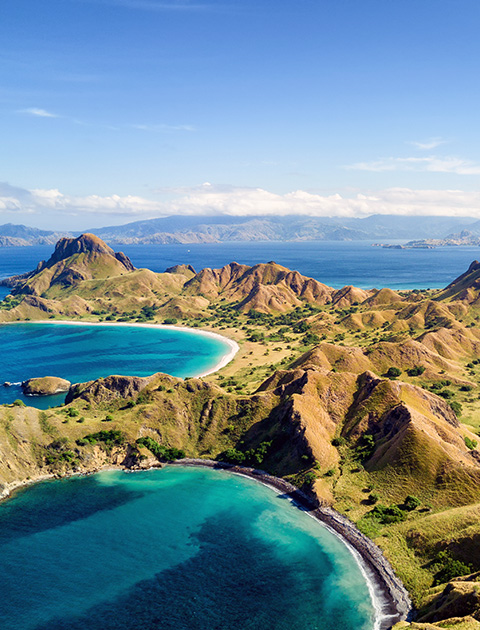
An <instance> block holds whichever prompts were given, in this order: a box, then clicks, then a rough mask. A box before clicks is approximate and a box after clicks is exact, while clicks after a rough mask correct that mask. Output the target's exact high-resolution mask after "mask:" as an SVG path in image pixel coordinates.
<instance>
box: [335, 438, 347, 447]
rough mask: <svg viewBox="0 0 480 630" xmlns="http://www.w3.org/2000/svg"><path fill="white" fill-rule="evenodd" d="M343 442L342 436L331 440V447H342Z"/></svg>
mask: <svg viewBox="0 0 480 630" xmlns="http://www.w3.org/2000/svg"><path fill="white" fill-rule="evenodd" d="M345 441H346V440H345V438H344V437H342V436H340V437H336V438H333V440H332V446H343V445H344V444H345Z"/></svg>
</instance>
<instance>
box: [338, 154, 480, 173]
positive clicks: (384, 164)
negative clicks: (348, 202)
mask: <svg viewBox="0 0 480 630" xmlns="http://www.w3.org/2000/svg"><path fill="white" fill-rule="evenodd" d="M345 168H347V169H351V170H358V171H372V172H375V173H380V172H385V171H419V172H429V173H453V174H455V175H480V164H476V163H475V162H471V161H469V160H464V159H462V158H458V157H453V156H452V157H437V156H435V155H430V156H425V157H405V158H400V157H387V158H380V159H379V160H375V161H373V162H357V163H356V164H350V165H348V166H346V167H345Z"/></svg>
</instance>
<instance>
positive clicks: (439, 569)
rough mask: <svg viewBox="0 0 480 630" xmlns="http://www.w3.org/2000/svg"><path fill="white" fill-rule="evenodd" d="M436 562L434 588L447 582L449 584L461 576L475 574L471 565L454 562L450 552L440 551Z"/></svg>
mask: <svg viewBox="0 0 480 630" xmlns="http://www.w3.org/2000/svg"><path fill="white" fill-rule="evenodd" d="M434 562H435V563H434V567H435V569H436V573H435V578H434V582H433V585H434V586H438V585H439V584H445V582H449V581H450V580H453V578H456V577H459V576H461V575H469V574H470V573H472V572H473V567H472V565H471V564H465V563H464V562H461V561H460V560H454V559H453V558H452V557H451V556H450V554H449V553H448V551H440V553H438V554H437V556H436V558H435V561H434Z"/></svg>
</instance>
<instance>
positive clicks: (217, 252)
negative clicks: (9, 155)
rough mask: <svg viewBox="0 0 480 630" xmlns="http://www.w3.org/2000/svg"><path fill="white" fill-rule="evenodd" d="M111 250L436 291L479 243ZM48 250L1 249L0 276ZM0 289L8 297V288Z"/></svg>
mask: <svg viewBox="0 0 480 630" xmlns="http://www.w3.org/2000/svg"><path fill="white" fill-rule="evenodd" d="M389 242H390V243H392V241H389ZM402 242H404V241H396V242H395V243H397V244H401V243H402ZM115 249H116V250H122V251H124V252H125V253H126V254H127V255H128V256H129V257H130V258H131V260H132V262H133V264H134V265H135V266H136V267H147V268H149V269H152V271H156V272H161V271H165V269H166V268H167V267H171V266H172V265H177V264H181V263H185V264H190V265H192V266H193V267H194V268H195V269H196V270H197V271H200V269H203V268H204V267H213V268H217V267H222V266H223V265H226V264H228V263H230V262H232V261H236V262H238V263H242V264H246V265H255V264H257V263H259V262H269V261H272V260H273V261H275V262H277V263H278V264H280V265H283V266H285V267H288V268H289V269H296V270H297V271H299V272H300V273H301V274H303V275H305V276H309V277H311V278H315V279H316V280H319V281H320V282H323V283H325V284H328V285H329V286H332V287H334V288H338V289H339V288H341V287H343V286H345V285H349V284H351V285H354V286H357V287H360V288H364V289H371V288H377V289H380V288H382V287H390V288H392V289H428V288H431V289H439V288H442V287H444V286H446V285H447V284H449V283H450V282H452V280H454V279H455V278H456V277H457V276H459V275H460V274H461V273H463V272H464V271H465V270H466V269H467V268H468V266H469V265H470V263H471V262H472V261H473V260H475V259H477V258H479V257H480V248H478V247H438V248H436V249H384V248H381V247H372V242H371V241H306V242H301V243H296V242H295V243H285V242H264V243H257V242H231V243H213V244H188V245H121V246H118V247H116V248H115ZM52 251H53V247H51V246H42V247H24V248H21V247H17V248H3V249H0V278H5V277H7V276H10V275H13V274H16V273H23V272H25V271H30V270H31V269H34V268H35V267H36V266H37V263H38V262H39V261H40V260H44V259H47V258H48V257H49V256H50V255H51V253H52ZM2 289H3V295H6V294H7V292H8V290H6V289H5V288H3V287H0V290H2ZM0 295H1V294H0Z"/></svg>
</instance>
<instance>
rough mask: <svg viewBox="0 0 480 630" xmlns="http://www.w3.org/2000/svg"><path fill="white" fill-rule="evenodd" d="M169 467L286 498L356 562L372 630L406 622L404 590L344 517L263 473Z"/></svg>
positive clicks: (185, 462) (408, 606)
mask: <svg viewBox="0 0 480 630" xmlns="http://www.w3.org/2000/svg"><path fill="white" fill-rule="evenodd" d="M169 465H172V466H192V467H194V466H198V467H204V468H214V469H216V470H225V471H227V472H229V473H233V474H236V475H239V476H243V477H248V478H249V479H252V480H254V481H256V482H258V483H261V484H263V485H265V486H268V487H269V488H271V489H272V490H275V491H276V492H278V493H280V494H287V495H289V497H290V499H291V500H292V502H294V503H295V504H296V505H297V506H298V507H299V508H300V509H303V510H306V511H307V512H308V515H309V516H311V517H312V518H314V519H315V520H317V521H319V522H320V523H321V524H322V525H324V526H325V527H327V529H328V530H330V531H331V532H332V533H333V534H335V535H336V536H337V537H338V538H340V539H341V540H342V542H343V543H344V544H345V545H346V546H347V548H348V549H349V551H350V552H351V553H352V555H353V556H354V557H355V559H356V560H357V562H358V564H359V566H360V569H361V570H362V573H363V574H364V577H365V580H366V581H367V585H368V587H369V591H370V597H371V599H372V605H373V607H374V609H375V611H376V619H375V623H374V626H373V630H389V629H390V628H391V627H392V626H393V625H394V624H396V623H397V622H399V621H403V620H405V619H407V618H408V617H409V616H410V614H411V612H412V603H411V601H410V597H409V595H408V592H407V590H406V589H405V587H404V586H403V584H402V582H401V580H400V579H399V578H398V577H397V576H396V575H395V572H394V570H393V568H392V566H391V565H390V563H389V562H388V560H387V559H386V558H385V556H384V555H383V553H382V551H381V550H380V548H379V547H377V545H375V543H374V542H373V541H372V540H371V539H370V538H368V537H367V536H365V535H364V534H362V533H361V532H360V530H358V529H357V528H356V527H355V525H354V524H353V523H352V522H351V521H349V520H348V519H347V518H346V517H345V516H343V515H342V514H340V513H339V512H337V511H336V510H334V509H333V508H331V507H327V506H323V505H319V504H318V503H316V502H315V501H314V499H312V498H310V497H308V496H307V495H306V494H305V493H304V492H302V491H301V490H299V489H298V488H296V487H295V486H294V485H292V484H290V483H288V482H287V481H285V480H284V479H281V478H280V477H274V476H273V475H270V474H268V473H266V472H265V471H263V470H258V469H255V468H247V467H243V466H236V465H234V464H228V463H225V462H217V461H215V460H207V459H190V458H186V459H181V460H177V461H176V462H172V463H171V464H169Z"/></svg>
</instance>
